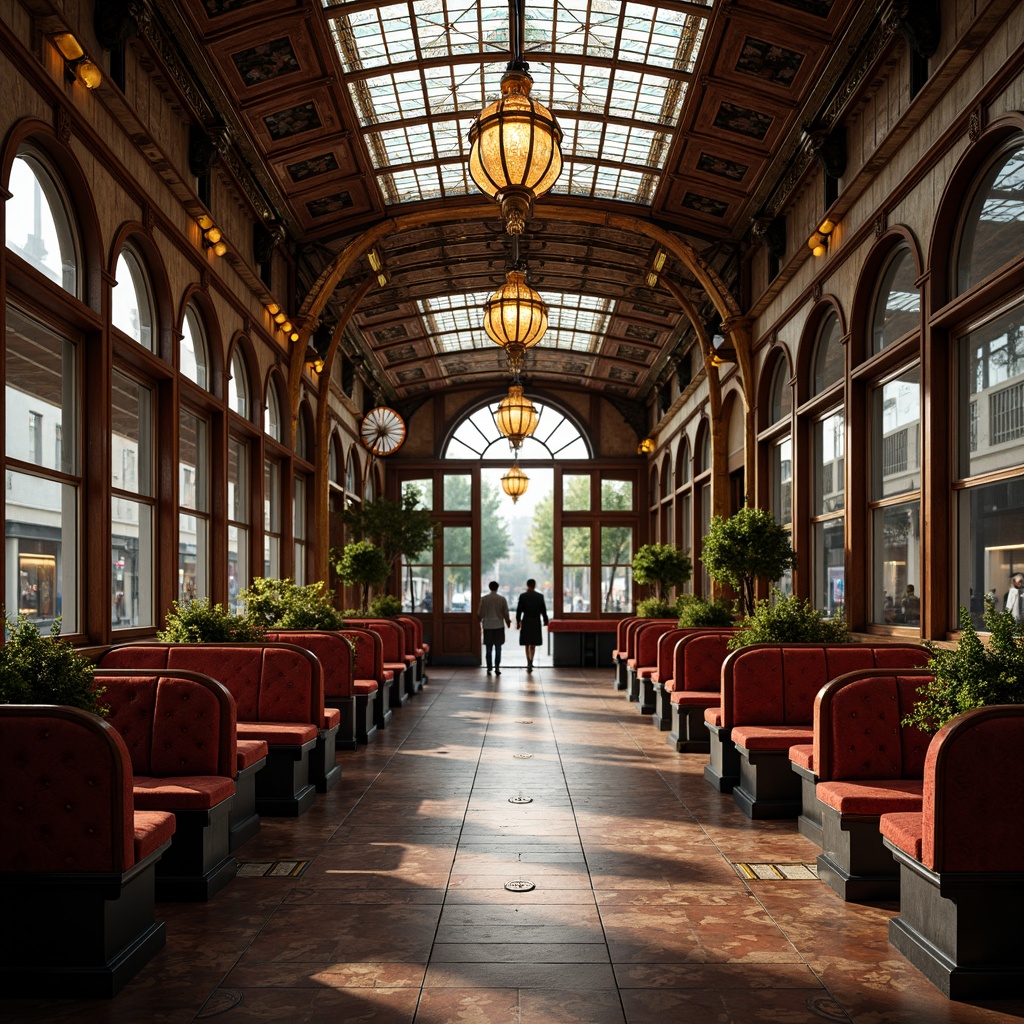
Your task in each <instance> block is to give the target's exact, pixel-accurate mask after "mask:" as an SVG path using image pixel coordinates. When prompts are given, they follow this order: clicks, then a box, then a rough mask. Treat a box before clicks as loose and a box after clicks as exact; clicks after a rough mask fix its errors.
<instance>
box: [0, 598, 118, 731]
mask: <svg viewBox="0 0 1024 1024" xmlns="http://www.w3.org/2000/svg"><path fill="white" fill-rule="evenodd" d="M4 628H5V633H6V637H7V640H6V642H5V643H4V645H3V647H0V704H64V705H67V706H68V707H72V708H80V709H81V710H82V711H90V712H92V714H94V715H105V714H106V713H107V711H108V709H107V707H105V706H104V704H103V703H102V701H101V699H100V698H101V697H102V696H103V687H95V686H94V685H93V675H94V673H95V667H94V666H93V664H92V663H91V662H90V661H89V659H88V658H85V657H83V656H82V655H81V654H79V653H78V652H77V651H76V650H75V649H74V647H72V646H71V644H70V643H68V641H67V640H61V639H60V618H59V617H58V618H56V619H54V621H53V625H52V626H51V627H50V635H49V636H48V637H46V636H43V635H42V634H41V633H40V632H39V630H38V628H37V627H36V626H35V625H34V624H33V623H31V622H29V621H28V619H26V618H25V617H24V616H19V617H18V621H17V623H12V622H11V621H10V620H9V619H7V618H6V617H5V618H4Z"/></svg>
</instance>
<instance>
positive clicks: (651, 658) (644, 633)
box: [628, 619, 678, 673]
mask: <svg viewBox="0 0 1024 1024" xmlns="http://www.w3.org/2000/svg"><path fill="white" fill-rule="evenodd" d="M675 629H678V626H677V625H676V621H675V620H674V619H648V620H646V621H645V622H643V623H642V624H641V625H640V626H639V628H638V629H637V631H636V649H635V653H634V654H633V656H632V657H631V658H630V659H628V660H629V664H630V666H631V667H635V668H636V671H637V672H638V673H639V672H640V671H641V670H642V669H645V668H646V669H649V671H651V672H653V671H654V669H655V668H657V664H658V643H659V642H660V640H661V638H662V637H663V636H664V635H665V634H666V633H668V632H669V631H671V630H675Z"/></svg>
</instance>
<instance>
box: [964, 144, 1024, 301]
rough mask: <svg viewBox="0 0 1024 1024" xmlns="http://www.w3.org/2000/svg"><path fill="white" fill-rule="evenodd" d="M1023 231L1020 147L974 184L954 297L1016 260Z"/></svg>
mask: <svg viewBox="0 0 1024 1024" xmlns="http://www.w3.org/2000/svg"><path fill="white" fill-rule="evenodd" d="M1022 227H1024V143H1022V142H1021V141H1020V140H1019V139H1018V140H1017V141H1016V142H1015V144H1014V145H1013V148H1011V149H1010V150H1009V151H1008V152H1007V151H1006V150H1003V151H1002V152H1001V153H1000V154H998V155H997V156H996V158H995V159H994V160H993V161H992V162H991V164H990V165H989V167H988V169H987V170H986V171H985V172H984V173H983V174H982V177H981V180H980V181H979V182H978V189H977V191H976V192H975V193H974V199H973V201H972V202H971V206H970V209H969V211H968V213H967V217H966V218H965V220H964V223H963V228H962V230H961V233H960V252H959V254H958V257H957V263H956V283H957V293H958V294H960V293H963V292H966V291H969V290H970V289H971V288H973V287H974V286H975V285H977V284H979V283H980V282H981V281H983V280H984V279H985V278H986V277H988V276H989V275H990V274H992V273H994V272H995V271H996V270H998V269H999V268H1000V267H1002V266H1004V265H1005V264H1006V263H1008V262H1009V261H1010V260H1011V259H1013V258H1014V257H1016V256H1019V255H1020V253H1021V250H1022V249H1024V243H1022V241H1021V233H1022Z"/></svg>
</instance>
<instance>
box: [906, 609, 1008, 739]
mask: <svg viewBox="0 0 1024 1024" xmlns="http://www.w3.org/2000/svg"><path fill="white" fill-rule="evenodd" d="M984 623H985V628H986V629H987V630H988V631H989V633H990V634H991V636H990V637H989V643H988V645H987V646H986V645H985V644H983V643H982V641H981V639H980V637H979V636H978V634H977V632H976V631H975V629H974V623H973V622H972V621H971V613H970V611H969V610H968V609H967V608H964V607H963V606H961V607H960V630H961V632H960V643H959V644H957V646H956V648H955V649H953V650H947V649H945V648H940V647H937V646H936V645H935V644H933V643H928V642H926V643H925V646H926V647H927V648H928V650H929V652H930V653H931V660H930V661H929V662H928V668H929V669H930V670H931V672H932V676H933V678H932V679H931V681H930V682H927V683H925V685H924V686H922V687H921V688H920V689H919V690H918V691H917V692H918V693H919V694H920V696H921V699H920V700H919V701H918V702H917V704H916V705H915V706H914V710H913V711H912V712H911V713H910V714H909V715H907V717H906V718H905V719H904V721H903V724H904V725H916V726H917V727H918V728H919V729H920V730H921V731H922V732H927V733H932V732H936V731H938V730H939V729H940V728H941V727H942V726H944V725H945V724H946V723H947V722H948V721H949V720H950V719H952V718H956V716H957V715H961V714H963V713H964V712H965V711H970V710H972V709H973V708H980V707H985V706H986V705H989V704H1024V623H1021V622H1017V621H1016V620H1015V619H1014V617H1013V615H1012V614H1010V613H1009V612H1005V611H1004V612H997V611H996V608H995V603H994V602H993V601H992V600H991V599H988V600H986V602H985V613H984Z"/></svg>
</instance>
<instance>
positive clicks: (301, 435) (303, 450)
mask: <svg viewBox="0 0 1024 1024" xmlns="http://www.w3.org/2000/svg"><path fill="white" fill-rule="evenodd" d="M295 454H296V455H298V457H299V458H300V459H308V458H309V440H308V429H307V427H306V416H305V414H304V413H300V414H299V419H298V423H297V424H296V427H295Z"/></svg>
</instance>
